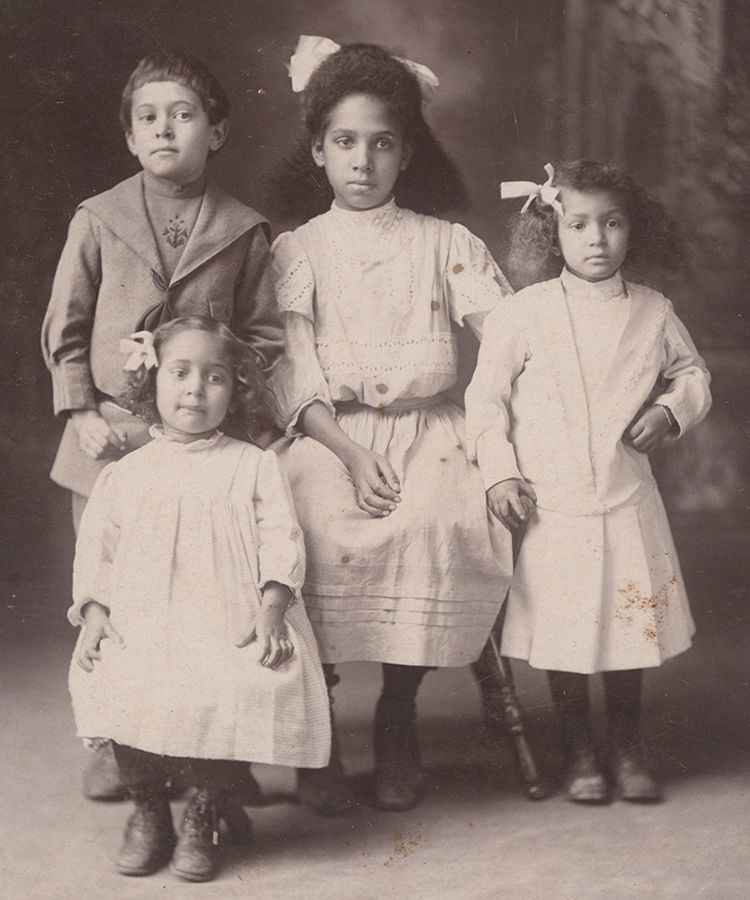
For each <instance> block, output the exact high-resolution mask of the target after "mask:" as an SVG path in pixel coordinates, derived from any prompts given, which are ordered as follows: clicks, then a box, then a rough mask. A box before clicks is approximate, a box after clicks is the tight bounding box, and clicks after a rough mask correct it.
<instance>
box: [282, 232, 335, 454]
mask: <svg viewBox="0 0 750 900" xmlns="http://www.w3.org/2000/svg"><path fill="white" fill-rule="evenodd" d="M271 258H272V262H273V266H272V270H273V277H274V283H275V286H276V299H277V302H278V304H279V309H280V311H281V314H282V317H283V322H284V352H283V354H282V356H281V358H280V360H279V361H278V363H277V364H276V366H275V367H274V369H273V372H272V373H271V374H270V376H269V378H268V387H269V389H270V391H271V395H272V397H273V400H274V407H275V416H276V419H277V423H278V425H279V426H280V427H281V428H283V429H284V430H285V431H286V433H287V434H288V435H289V436H290V437H293V436H295V435H296V434H298V433H299V432H298V431H297V430H296V427H297V421H298V419H299V417H300V414H301V413H302V412H303V411H304V410H305V409H306V408H307V407H308V406H309V405H310V404H311V403H314V402H315V401H320V402H321V403H323V404H325V406H327V407H328V409H329V410H330V411H331V414H332V415H333V413H334V406H333V401H332V399H331V392H330V390H329V388H328V382H327V381H326V379H325V376H324V375H323V371H322V369H321V368H320V361H319V360H318V354H317V352H316V350H315V324H314V323H315V313H314V305H313V300H314V296H315V276H314V273H313V270H312V266H311V265H310V261H309V259H308V257H307V254H306V253H305V250H304V248H303V247H302V245H301V244H300V242H299V241H298V240H297V239H296V238H295V237H294V235H293V234H291V233H289V232H287V233H285V234H282V235H279V237H278V238H277V239H276V241H275V242H274V244H273V247H272V248H271Z"/></svg>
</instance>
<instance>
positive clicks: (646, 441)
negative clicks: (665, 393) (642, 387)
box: [622, 405, 672, 453]
mask: <svg viewBox="0 0 750 900" xmlns="http://www.w3.org/2000/svg"><path fill="white" fill-rule="evenodd" d="M671 430H672V426H671V421H670V417H669V414H668V413H667V410H666V407H664V406H659V405H655V406H650V407H649V408H648V409H647V410H645V411H644V412H642V413H641V414H640V415H639V416H636V418H635V420H634V421H633V422H631V423H630V425H628V427H627V428H626V429H625V433H624V434H623V436H622V439H623V441H624V442H625V443H626V444H630V446H631V447H633V449H634V450H638V452H639V453H651V451H652V450H656V448H657V447H658V446H659V445H660V444H661V443H662V441H663V440H664V438H665V437H666V436H667V435H668V434H669V432H670V431H671Z"/></svg>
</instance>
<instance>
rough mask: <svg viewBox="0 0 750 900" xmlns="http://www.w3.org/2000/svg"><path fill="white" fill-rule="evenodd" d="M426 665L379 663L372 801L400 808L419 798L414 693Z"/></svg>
mask: <svg viewBox="0 0 750 900" xmlns="http://www.w3.org/2000/svg"><path fill="white" fill-rule="evenodd" d="M427 671H428V669H426V668H424V667H422V666H395V665H388V664H385V665H384V666H383V676H384V677H383V692H382V694H381V695H380V698H379V699H378V703H377V706H376V707H375V778H374V788H373V805H374V806H375V807H376V808H377V809H384V810H390V811H393V812H400V811H403V810H407V809H412V808H413V807H414V806H416V805H417V803H418V802H419V798H420V795H421V793H422V788H423V785H424V772H423V771H422V767H421V764H420V759H419V743H418V739H417V706H416V696H417V689H418V688H419V684H420V682H421V681H422V678H423V677H424V675H425V673H426V672H427Z"/></svg>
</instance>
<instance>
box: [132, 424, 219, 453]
mask: <svg viewBox="0 0 750 900" xmlns="http://www.w3.org/2000/svg"><path fill="white" fill-rule="evenodd" d="M148 433H149V434H150V435H151V437H152V438H153V439H154V440H155V441H160V442H161V443H163V444H164V445H165V446H167V445H168V446H169V447H174V448H175V452H181V453H195V452H197V451H198V450H207V449H208V448H209V447H213V446H214V445H215V444H217V443H218V442H219V440H220V439H221V438H222V437H224V433H223V432H221V431H218V430H217V431H214V433H213V434H212V435H211V436H210V437H207V438H198V440H197V441H188V442H187V443H183V442H182V441H178V440H176V439H175V438H173V437H170V436H169V435H168V434H165V432H164V428H163V427H162V426H161V425H152V426H151V427H150V428H149V430H148Z"/></svg>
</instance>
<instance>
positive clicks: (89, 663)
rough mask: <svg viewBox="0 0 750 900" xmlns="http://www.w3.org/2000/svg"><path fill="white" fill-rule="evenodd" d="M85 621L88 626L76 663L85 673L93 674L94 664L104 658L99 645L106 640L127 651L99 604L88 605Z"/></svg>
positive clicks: (84, 611) (84, 613) (85, 626)
mask: <svg viewBox="0 0 750 900" xmlns="http://www.w3.org/2000/svg"><path fill="white" fill-rule="evenodd" d="M83 620H84V622H85V623H86V624H85V625H84V626H83V639H82V640H81V645H80V647H79V648H78V657H77V659H76V662H77V663H78V665H79V666H80V667H81V668H82V669H83V671H84V672H93V671H94V663H95V662H98V661H99V660H100V659H101V658H102V655H101V652H100V650H99V645H100V644H101V642H102V641H103V640H104V639H105V638H109V640H111V641H114V642H115V645H116V646H117V647H119V648H120V650H124V649H125V641H123V639H122V637H121V636H120V633H119V632H118V631H117V629H116V628H115V627H114V625H113V624H112V623H111V622H110V620H109V614H108V613H107V610H106V609H105V608H104V607H103V606H101V605H100V604H99V603H96V602H94V601H92V602H90V603H87V604H86V606H85V607H84V610H83Z"/></svg>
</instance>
